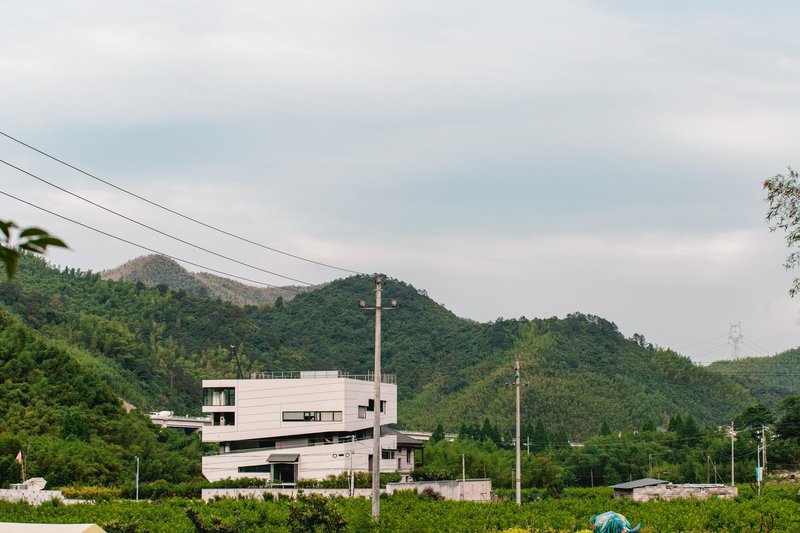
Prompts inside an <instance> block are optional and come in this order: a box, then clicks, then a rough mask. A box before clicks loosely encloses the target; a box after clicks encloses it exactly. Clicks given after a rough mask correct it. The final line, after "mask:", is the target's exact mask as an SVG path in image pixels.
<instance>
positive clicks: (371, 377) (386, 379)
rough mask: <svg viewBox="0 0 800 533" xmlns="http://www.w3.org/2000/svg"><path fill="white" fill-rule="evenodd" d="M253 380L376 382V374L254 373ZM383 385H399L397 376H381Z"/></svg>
mask: <svg viewBox="0 0 800 533" xmlns="http://www.w3.org/2000/svg"><path fill="white" fill-rule="evenodd" d="M250 377H251V379H332V378H347V379H358V380H361V381H375V373H374V372H367V373H366V374H351V373H350V372H342V371H341V370H303V371H291V372H253V374H252V375H251V376H250ZM381 383H392V384H396V383H397V376H396V375H395V374H381Z"/></svg>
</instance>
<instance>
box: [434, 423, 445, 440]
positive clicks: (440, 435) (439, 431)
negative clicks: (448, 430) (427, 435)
mask: <svg viewBox="0 0 800 533" xmlns="http://www.w3.org/2000/svg"><path fill="white" fill-rule="evenodd" d="M443 439H444V428H443V427H442V425H441V424H438V425H437V426H436V429H434V430H433V433H432V434H431V442H439V441H440V440H443Z"/></svg>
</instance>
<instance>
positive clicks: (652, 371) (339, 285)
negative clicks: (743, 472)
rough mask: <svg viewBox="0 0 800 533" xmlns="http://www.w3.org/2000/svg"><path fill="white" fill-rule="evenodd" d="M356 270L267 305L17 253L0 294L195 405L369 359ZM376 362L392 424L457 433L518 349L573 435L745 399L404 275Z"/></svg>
mask: <svg viewBox="0 0 800 533" xmlns="http://www.w3.org/2000/svg"><path fill="white" fill-rule="evenodd" d="M373 291H374V287H373V281H372V280H371V279H370V278H367V277H364V276H354V277H350V278H346V279H340V280H337V281H335V282H333V283H330V284H328V285H325V286H323V287H320V288H317V289H315V290H312V291H310V292H307V293H304V294H299V295H297V297H296V298H295V299H293V300H292V301H289V302H284V301H278V303H277V305H275V306H237V305H234V304H231V303H227V302H222V301H219V300H215V299H209V298H206V297H203V296H200V295H195V294H192V293H189V292H186V291H184V290H178V291H177V292H176V291H171V290H168V289H167V288H166V286H164V285H158V286H156V287H153V288H149V287H147V286H145V284H144V283H141V282H139V283H130V282H125V281H121V282H114V281H110V280H104V279H102V278H101V276H100V275H98V274H95V273H91V272H81V271H77V270H74V269H64V270H61V271H59V270H56V269H53V268H51V267H49V266H48V265H46V264H45V263H44V262H43V261H42V260H40V259H37V258H34V257H25V258H24V259H23V261H22V263H21V265H20V268H19V273H18V277H17V280H16V281H15V282H13V283H5V284H3V285H0V302H2V304H3V305H5V306H6V307H7V308H8V309H9V310H10V311H12V312H14V313H16V314H17V315H18V316H19V317H20V318H21V319H22V320H23V321H24V322H25V323H26V324H27V325H29V326H30V327H31V328H34V329H35V330H37V331H39V332H40V333H41V334H43V335H46V336H48V337H50V338H52V339H56V340H58V341H59V342H62V343H64V346H74V347H77V348H81V349H82V351H81V352H80V353H82V354H84V355H82V356H81V357H79V358H78V360H79V361H80V363H81V364H82V365H83V366H84V367H85V368H89V369H92V371H93V372H95V373H96V374H98V375H101V376H103V377H104V379H105V380H106V382H107V383H108V384H109V385H110V386H111V387H112V388H113V389H114V390H115V392H116V393H117V394H118V395H120V396H121V397H124V398H125V399H126V400H128V401H130V402H132V403H134V404H135V405H137V406H138V407H140V408H141V409H143V410H149V409H164V408H168V409H171V410H175V411H179V412H195V413H196V412H198V411H199V407H200V396H199V393H200V385H199V382H200V380H201V379H203V378H211V377H222V376H235V375H236V366H235V360H234V358H233V357H232V356H231V354H230V351H229V347H230V345H232V344H233V345H236V346H237V350H238V351H239V354H240V358H241V360H242V366H243V371H244V374H245V375H249V374H250V373H251V372H255V371H272V370H306V369H341V370H346V371H350V372H367V371H369V370H370V369H371V368H372V364H373V334H372V331H373V327H374V313H371V312H367V311H361V310H359V309H358V306H357V302H358V301H359V300H360V299H365V300H367V301H369V299H370V298H372V297H373ZM384 297H385V298H387V299H389V298H396V299H397V300H398V301H399V302H400V304H401V308H400V309H398V310H396V311H391V312H386V313H384V316H385V318H384V322H383V333H384V336H383V339H384V340H383V368H384V370H385V371H386V372H391V373H395V374H397V376H398V384H399V393H400V407H399V408H400V422H401V424H402V425H405V426H407V427H414V428H419V429H432V428H434V427H435V426H436V424H437V423H442V424H443V425H444V426H445V428H446V429H447V430H452V431H455V430H457V429H458V428H459V427H460V426H461V424H463V423H464V422H465V421H474V422H476V423H478V422H481V421H482V420H483V419H484V418H487V417H488V418H489V419H490V420H491V421H492V422H493V423H494V424H497V425H498V426H500V427H501V428H510V427H511V423H512V417H513V408H512V406H513V396H512V390H511V388H510V387H509V386H508V385H509V383H510V382H511V380H512V378H513V369H512V365H513V358H514V354H515V353H519V354H520V355H521V357H522V361H523V367H524V368H523V379H524V380H526V381H527V382H529V386H528V387H527V388H526V389H525V392H524V396H523V398H524V400H523V403H524V409H523V421H524V422H526V423H534V421H536V420H541V421H543V422H544V423H545V424H547V425H548V426H550V427H561V428H563V429H564V430H565V431H566V432H567V434H568V435H569V436H570V437H572V438H583V437H586V436H588V435H590V434H593V433H595V432H596V431H597V430H598V428H599V426H600V424H601V423H602V421H606V422H608V423H609V424H610V425H611V427H613V428H615V429H636V428H640V427H642V426H644V425H645V424H647V423H650V424H656V425H658V424H662V423H666V422H667V421H668V419H669V417H670V416H672V415H675V414H691V415H693V416H694V417H695V418H696V419H698V421H699V422H700V423H704V424H712V425H716V424H719V423H721V421H723V420H727V419H729V418H730V417H731V416H733V415H735V414H737V413H739V412H741V411H742V410H743V409H744V408H746V407H748V406H749V405H751V404H753V403H755V400H754V398H753V397H752V396H751V395H750V393H749V392H748V391H747V390H746V388H745V387H744V386H742V385H741V384H739V383H736V382H734V381H732V380H731V379H730V378H727V377H725V376H721V375H719V374H718V373H715V372H712V371H710V370H708V369H704V368H700V367H696V366H694V365H693V364H691V362H690V361H689V360H688V359H686V358H683V357H680V356H678V355H676V354H674V353H672V352H670V351H664V350H653V349H649V348H645V347H643V346H641V345H640V344H639V343H636V342H634V341H633V340H630V339H626V338H624V337H623V336H622V334H620V333H619V331H618V330H617V327H616V326H615V325H614V324H613V323H611V322H608V321H606V320H604V319H601V318H599V317H595V316H592V315H583V314H580V313H575V314H573V315H570V316H568V317H566V318H564V319H557V318H550V319H534V320H527V319H524V318H522V319H511V320H505V319H498V320H497V321H494V322H490V323H478V322H474V321H471V320H466V319H462V318H459V317H457V316H455V315H454V314H453V313H451V312H450V311H448V310H447V309H445V308H444V307H443V306H441V305H439V304H437V303H436V302H434V301H433V300H431V299H430V298H428V297H427V296H426V295H425V294H424V292H422V291H418V290H417V289H415V288H414V287H412V286H411V285H408V284H406V283H403V282H400V281H397V280H388V281H387V282H386V283H385V290H384Z"/></svg>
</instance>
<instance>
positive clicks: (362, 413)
mask: <svg viewBox="0 0 800 533" xmlns="http://www.w3.org/2000/svg"><path fill="white" fill-rule="evenodd" d="M358 418H367V406H366V405H359V406H358Z"/></svg>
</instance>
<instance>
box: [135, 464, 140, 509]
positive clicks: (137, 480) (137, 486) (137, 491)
mask: <svg viewBox="0 0 800 533" xmlns="http://www.w3.org/2000/svg"><path fill="white" fill-rule="evenodd" d="M135 457H136V501H137V502H138V501H139V456H138V455H137V456H135Z"/></svg>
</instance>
